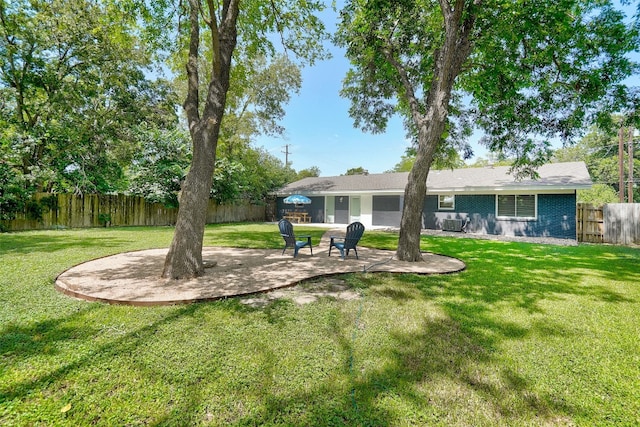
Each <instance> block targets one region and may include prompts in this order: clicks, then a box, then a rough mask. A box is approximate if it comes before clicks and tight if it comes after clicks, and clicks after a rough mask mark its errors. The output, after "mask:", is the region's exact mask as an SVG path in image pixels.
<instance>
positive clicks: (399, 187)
mask: <svg viewBox="0 0 640 427" xmlns="http://www.w3.org/2000/svg"><path fill="white" fill-rule="evenodd" d="M408 175H409V174H408V173H385V174H371V175H349V176H333V177H314V178H304V179H302V180H300V181H296V182H293V183H291V184H288V185H287V186H285V187H284V188H282V189H281V190H280V191H278V192H277V198H276V201H277V202H276V203H277V210H278V212H277V214H278V217H279V218H280V217H282V216H284V215H285V214H286V213H287V211H288V210H290V209H292V208H293V207H292V206H291V205H286V204H284V203H283V199H284V197H286V196H288V195H291V194H303V195H305V196H307V197H309V198H310V199H311V200H312V203H311V204H310V205H305V206H303V207H298V209H303V210H305V211H306V212H307V213H308V214H309V215H310V216H311V218H312V222H317V223H336V224H348V223H350V222H353V221H360V222H362V223H363V224H364V225H365V226H389V227H398V226H399V225H400V218H401V215H402V207H403V201H404V187H405V185H406V182H407V179H408ZM538 175H539V177H538V179H536V180H533V179H523V180H520V181H517V180H516V179H515V178H514V177H513V176H512V175H510V174H509V167H505V166H499V167H484V168H466V169H455V170H432V171H430V173H429V177H428V179H427V193H426V194H425V198H424V208H423V214H422V226H423V228H428V229H436V230H451V231H461V230H464V231H466V232H468V233H476V234H498V235H509V236H529V237H542V236H546V237H556V238H566V239H575V238H576V192H577V190H579V189H588V188H590V187H591V185H592V182H591V178H590V176H589V172H588V171H587V167H586V165H585V164H584V162H570V163H550V164H546V165H544V166H542V167H540V168H539V169H538Z"/></svg>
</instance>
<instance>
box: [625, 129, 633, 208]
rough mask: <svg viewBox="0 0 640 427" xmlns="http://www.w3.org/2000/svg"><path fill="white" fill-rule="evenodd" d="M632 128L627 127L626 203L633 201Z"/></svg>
mask: <svg viewBox="0 0 640 427" xmlns="http://www.w3.org/2000/svg"><path fill="white" fill-rule="evenodd" d="M633 132H634V130H633V128H632V127H631V128H629V145H627V149H628V150H629V178H628V179H629V181H628V182H627V203H633Z"/></svg>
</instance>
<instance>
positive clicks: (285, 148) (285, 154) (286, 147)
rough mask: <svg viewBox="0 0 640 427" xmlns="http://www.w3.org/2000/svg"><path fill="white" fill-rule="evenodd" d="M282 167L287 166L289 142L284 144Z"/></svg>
mask: <svg viewBox="0 0 640 427" xmlns="http://www.w3.org/2000/svg"><path fill="white" fill-rule="evenodd" d="M283 153H284V167H285V168H288V167H289V144H286V145H285V146H284V151H283Z"/></svg>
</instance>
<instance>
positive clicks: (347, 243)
mask: <svg viewBox="0 0 640 427" xmlns="http://www.w3.org/2000/svg"><path fill="white" fill-rule="evenodd" d="M363 234H364V225H362V223H360V222H352V223H351V224H349V225H348V226H347V234H346V235H345V236H344V239H341V238H339V237H336V236H330V237H331V242H330V243H329V256H331V248H333V247H336V248H338V250H339V251H340V256H341V257H342V259H344V257H345V252H346V256H349V251H350V250H351V249H353V251H354V252H355V253H356V259H358V249H356V245H357V244H358V242H359V241H360V238H361V237H362V235H363ZM338 239H339V240H341V241H337V240H338Z"/></svg>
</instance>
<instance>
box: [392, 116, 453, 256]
mask: <svg viewBox="0 0 640 427" xmlns="http://www.w3.org/2000/svg"><path fill="white" fill-rule="evenodd" d="M444 124H445V123H444V122H442V123H434V122H433V121H431V122H430V123H429V126H428V129H424V130H420V131H419V135H418V150H417V153H416V160H415V162H414V164H413V167H412V168H411V172H409V180H408V182H407V185H406V187H405V188H404V205H403V207H402V219H401V220H400V237H399V238H398V250H397V251H396V257H397V258H398V259H399V260H401V261H409V262H415V261H421V260H422V253H421V251H420V231H421V230H422V211H423V207H424V198H425V196H426V194H427V176H428V175H429V170H430V169H431V163H432V162H433V155H434V153H435V149H436V147H437V145H438V143H439V141H440V135H442V133H441V132H438V130H439V129H444Z"/></svg>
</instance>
